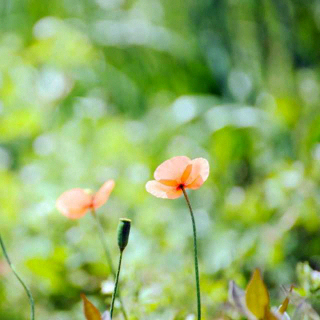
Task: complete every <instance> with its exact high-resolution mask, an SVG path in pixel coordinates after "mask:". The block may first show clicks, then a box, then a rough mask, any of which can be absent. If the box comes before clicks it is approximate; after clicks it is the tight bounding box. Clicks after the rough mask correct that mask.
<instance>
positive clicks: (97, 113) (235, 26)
mask: <svg viewBox="0 0 320 320" xmlns="http://www.w3.org/2000/svg"><path fill="white" fill-rule="evenodd" d="M319 37H320V1H319V0H310V1H302V0H283V1H276V0H245V1H240V0H201V1H200V0H199V1H167V0H137V1H136V0H92V1H89V0H51V1H36V0H1V1H0V226H1V227H0V230H1V234H2V236H3V238H4V241H5V243H6V245H7V249H8V251H9V253H10V256H11V258H12V260H13V261H14V263H15V265H16V267H17V269H18V270H19V271H20V273H21V275H22V276H23V278H24V279H25V280H26V282H27V283H28V284H29V285H30V287H31V289H32V292H33V294H34V298H35V300H36V314H37V319H49V320H70V319H72V320H78V319H79V320H80V319H84V316H83V315H82V306H81V302H80V293H81V292H85V293H86V294H87V296H88V298H89V299H91V300H92V301H94V303H95V304H96V305H97V306H99V308H100V310H101V311H102V310H104V309H106V307H107V306H108V305H109V303H110V294H111V293H110V287H112V277H111V276H110V274H109V271H108V268H107V267H106V264H105V261H104V255H103V252H102V249H101V245H100V243H99V242H98V237H97V234H96V232H95V229H94V221H92V219H91V217H90V215H87V216H85V217H84V218H82V219H81V220H77V221H71V220H68V219H66V218H65V217H64V216H62V215H61V214H60V213H58V212H57V210H56V209H55V200H56V198H57V197H58V196H59V195H60V194H61V193H62V192H63V191H65V190H67V189H70V188H74V187H82V188H92V189H94V190H97V189H98V188H99V187H100V186H101V184H102V183H103V182H104V181H106V180H107V179H110V178H113V179H115V180H116V188H115V190H114V192H113V193H112V195H111V197H110V200H109V201H108V203H107V204H106V205H105V206H104V207H102V208H101V209H99V211H98V214H99V216H100V217H101V219H102V221H103V225H104V227H105V230H106V233H107V239H108V242H109V245H110V247H111V248H112V252H113V258H114V262H115V263H116V261H117V259H118V250H117V244H116V227H117V224H118V219H119V218H120V217H124V216H125V217H128V218H131V219H132V220H133V227H132V234H131V238H130V243H129V246H128V249H127V250H126V252H125V257H124V261H123V269H122V279H121V281H122V285H121V289H122V294H123V296H124V300H125V302H126V305H127V308H128V310H129V313H130V314H131V315H132V319H139V320H143V319H155V320H168V319H169V320H171V319H188V320H191V319H192V316H191V314H192V313H193V312H194V311H195V307H196V306H195V290H194V274H193V272H194V271H193V256H192V228H191V223H190V217H189V213H188V211H187V207H186V205H185V202H184V199H183V198H181V199H178V200H174V201H173V200H172V201H171V200H162V199H157V198H154V197H152V196H151V195H150V194H148V193H147V192H146V191H145V183H146V181H148V180H149V179H151V178H152V174H153V171H154V169H155V168H156V167H157V166H158V165H159V164H160V163H161V162H162V161H164V160H166V159H167V158H169V157H172V156H176V155H187V156H189V157H190V158H195V157H205V158H206V159H208V160H209V162H210V166H211V174H210V176H209V179H208V181H207V182H206V183H205V184H204V185H203V186H202V188H201V189H199V190H197V191H191V192H190V193H189V194H190V198H191V202H192V204H193V207H194V210H195V216H196V222H197V226H198V233H199V251H200V270H201V286H202V295H203V310H204V314H205V319H216V318H217V317H218V316H219V315H220V314H222V312H223V307H222V305H223V303H224V302H225V301H226V300H227V295H228V293H227V288H228V281H229V280H230V279H234V280H235V281H236V282H237V283H238V284H239V285H240V286H242V287H244V286H245V284H246V283H247V280H248V277H249V275H250V273H251V271H252V270H253V268H255V267H257V266H258V267H260V268H262V270H264V271H265V279H266V282H267V284H268V287H269V288H270V289H271V295H272V298H273V299H275V300H277V299H278V297H279V292H280V286H281V285H288V284H290V283H292V282H294V283H297V281H298V279H297V274H296V268H297V263H298V262H299V261H302V262H303V261H307V262H308V263H309V264H310V266H311V267H312V268H314V269H318V270H319V269H320V255H319V243H320V231H319V223H320V220H319V213H318V211H319V207H320V194H319V186H318V181H319V178H320V112H319V103H320V94H319V85H320V82H319V81H320V69H319V68H320V42H319ZM0 259H1V260H0V279H1V280H0V318H1V320H18V319H19V320H21V319H29V306H28V301H27V298H26V295H25V292H24V291H23V290H22V288H21V287H20V285H19V283H17V281H16V279H15V278H14V276H13V275H12V274H11V273H10V270H9V268H8V267H7V265H6V262H5V261H4V259H3V256H2V255H1V256H0ZM116 314H117V316H118V319H121V316H120V314H119V312H117V311H116Z"/></svg>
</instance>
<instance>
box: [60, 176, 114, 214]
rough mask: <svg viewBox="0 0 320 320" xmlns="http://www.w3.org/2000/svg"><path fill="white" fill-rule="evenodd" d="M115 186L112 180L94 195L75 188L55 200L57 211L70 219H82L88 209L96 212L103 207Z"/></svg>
mask: <svg viewBox="0 0 320 320" xmlns="http://www.w3.org/2000/svg"><path fill="white" fill-rule="evenodd" d="M114 186H115V182H114V181H113V180H108V181H106V182H105V183H104V184H103V185H102V187H101V188H100V189H99V190H98V192H96V193H91V192H90V191H88V190H85V189H80V188H75V189H71V190H68V191H65V192H64V193H63V194H62V195H61V196H60V197H59V198H58V200H57V202H56V207H57V209H58V210H59V211H60V212H61V213H62V214H63V215H65V216H66V217H68V218H70V219H79V218H81V217H83V216H84V215H85V214H86V213H87V212H88V211H89V210H90V209H91V210H92V209H93V210H96V209H98V208H100V207H101V206H103V205H104V204H105V203H106V202H107V200H108V198H109V196H110V193H111V192H112V190H113V188H114Z"/></svg>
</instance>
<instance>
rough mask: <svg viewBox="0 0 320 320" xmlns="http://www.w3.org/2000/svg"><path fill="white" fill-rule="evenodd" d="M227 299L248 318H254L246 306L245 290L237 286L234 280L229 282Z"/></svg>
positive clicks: (252, 319)
mask: <svg viewBox="0 0 320 320" xmlns="http://www.w3.org/2000/svg"><path fill="white" fill-rule="evenodd" d="M229 301H230V302H231V303H232V304H233V305H234V306H235V307H236V309H237V310H238V311H239V312H240V313H241V314H242V315H244V316H246V317H247V318H248V319H249V320H255V319H256V317H254V316H253V315H252V314H251V313H250V311H249V310H248V308H247V306H246V298H245V291H244V290H242V289H241V288H239V287H238V286H237V285H236V284H235V282H234V281H230V283H229Z"/></svg>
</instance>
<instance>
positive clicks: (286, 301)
mask: <svg viewBox="0 0 320 320" xmlns="http://www.w3.org/2000/svg"><path fill="white" fill-rule="evenodd" d="M292 289H293V286H291V287H290V290H289V293H291V292H292ZM288 305H289V296H287V297H286V298H285V299H284V300H283V302H282V304H281V306H280V307H279V312H280V313H281V314H284V313H285V312H286V311H287V309H288Z"/></svg>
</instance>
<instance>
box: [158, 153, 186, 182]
mask: <svg viewBox="0 0 320 320" xmlns="http://www.w3.org/2000/svg"><path fill="white" fill-rule="evenodd" d="M190 162H191V160H190V159H189V158H188V157H185V156H179V157H174V158H171V159H169V160H166V161H165V162H163V163H162V164H160V166H159V167H158V168H157V169H156V171H155V172H154V178H155V179H156V180H157V181H159V180H175V181H177V183H180V182H181V177H182V175H183V173H184V171H185V169H186V167H187V166H188V164H190Z"/></svg>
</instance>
